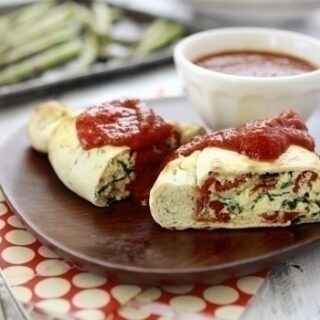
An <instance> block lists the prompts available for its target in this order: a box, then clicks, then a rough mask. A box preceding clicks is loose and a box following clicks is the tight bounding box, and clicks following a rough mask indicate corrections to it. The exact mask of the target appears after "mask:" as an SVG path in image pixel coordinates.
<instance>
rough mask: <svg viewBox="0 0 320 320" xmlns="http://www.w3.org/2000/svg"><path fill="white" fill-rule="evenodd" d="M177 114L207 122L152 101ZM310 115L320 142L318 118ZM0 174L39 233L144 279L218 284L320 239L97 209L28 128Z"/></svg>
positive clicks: (305, 230)
mask: <svg viewBox="0 0 320 320" xmlns="http://www.w3.org/2000/svg"><path fill="white" fill-rule="evenodd" d="M151 105H153V106H154V107H155V108H156V109H157V111H158V112H159V113H161V114H162V115H164V116H167V117H170V118H173V119H182V120H190V119H194V121H200V120H199V118H198V117H197V115H196V114H195V111H194V110H193V109H192V108H191V107H190V105H188V104H187V102H186V101H185V100H184V99H164V100H158V101H153V102H152V103H151ZM319 114H320V110H319V112H317V115H315V116H314V117H313V118H312V119H311V121H310V122H309V124H310V126H311V127H312V129H314V130H312V133H313V134H314V136H316V137H317V139H318V140H317V141H318V142H320V139H319V138H320V128H319V126H317V121H316V119H317V117H319ZM0 154H1V157H0V168H1V170H0V181H1V184H2V186H3V189H4V192H5V194H6V197H7V199H8V202H9V204H10V205H11V207H12V208H13V209H14V211H15V212H16V213H17V215H18V216H19V217H20V218H21V220H22V221H23V222H24V223H25V225H26V226H27V227H28V228H29V229H30V230H31V231H32V232H33V233H34V234H35V235H36V236H37V237H38V238H39V240H40V241H42V242H43V243H45V244H47V245H49V246H50V247H52V248H53V249H54V250H55V251H57V252H58V253H59V254H61V255H62V256H63V257H65V258H66V259H68V260H71V261H72V262H74V263H76V264H77V265H79V266H80V267H83V268H86V269H89V270H95V271H103V272H107V273H108V274H109V275H110V276H113V277H114V278H116V280H117V281H124V282H133V283H134V282H135V283H139V284H144V283H147V284H159V283H161V284H169V283H170V284H173V283H188V282H202V283H214V282H218V281H221V280H224V279H226V278H229V277H232V276H239V275H244V274H248V273H250V272H253V271H256V270H258V269H261V268H264V267H267V266H271V265H273V264H275V263H278V262H280V261H284V260H285V259H287V258H288V256H289V255H292V254H295V253H297V252H298V251H302V250H303V249H304V248H305V246H306V245H308V244H311V243H313V242H315V241H316V240H319V239H320V225H319V224H309V225H301V226H294V227H289V228H273V229H266V228H265V229H252V230H218V231H196V230H188V231H168V230H165V229H162V228H161V227H159V226H158V225H157V224H156V223H155V222H154V221H153V220H152V218H151V216H150V214H149V210H148V208H143V207H140V206H139V205H137V204H135V203H133V202H131V201H129V200H128V201H122V202H119V203H116V204H113V205H112V206H111V207H109V208H97V207H94V206H93V205H92V204H90V203H88V202H87V201H85V200H83V199H81V198H79V197H78V196H76V195H75V194H73V193H72V192H71V191H69V190H68V189H67V188H65V187H64V185H63V184H62V183H61V182H60V181H59V180H58V178H57V177H56V176H55V174H54V172H53V170H52V168H51V167H50V165H49V162H48V161H47V158H46V156H44V155H41V154H39V153H37V152H35V151H33V150H32V149H31V148H30V146H29V142H28V140H27V137H26V134H25V131H24V129H21V130H19V131H18V132H17V133H16V134H14V135H13V136H11V137H10V138H9V139H8V140H7V142H6V143H5V144H4V145H3V146H2V148H1V150H0Z"/></svg>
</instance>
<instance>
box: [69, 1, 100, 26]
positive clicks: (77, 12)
mask: <svg viewBox="0 0 320 320" xmlns="http://www.w3.org/2000/svg"><path fill="white" fill-rule="evenodd" d="M72 14H73V17H74V18H75V19H76V20H78V21H79V22H80V23H81V24H83V25H84V26H85V28H86V29H87V30H89V31H91V32H94V31H95V20H94V16H93V14H92V12H91V11H90V10H89V9H88V8H86V7H84V6H83V5H80V4H77V3H72Z"/></svg>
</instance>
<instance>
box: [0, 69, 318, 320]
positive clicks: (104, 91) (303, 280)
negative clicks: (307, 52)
mask: <svg viewBox="0 0 320 320" xmlns="http://www.w3.org/2000/svg"><path fill="white" fill-rule="evenodd" d="M181 88H182V86H181V83H180V82H179V79H178V78H177V75H176V73H175V71H174V68H173V67H172V66H167V67H161V68H157V69H155V70H153V71H148V72H146V73H143V74H138V75H135V76H130V77H127V78H121V79H117V80H115V81H112V82H106V83H104V84H101V85H99V86H95V87H88V88H85V89H81V90H75V91H74V92H70V93H68V94H64V95H61V96H57V97H56V98H59V99H62V100H63V101H64V102H66V103H68V104H70V105H72V106H74V107H80V106H88V105H91V104H94V103H97V102H101V101H103V100H108V99H109V98H116V97H119V96H127V95H129V96H130V95H131V96H138V97H152V96H156V95H159V94H163V95H169V96H170V95H177V94H181V93H182V89H181ZM36 104H37V102H36V101H33V102H27V103H25V104H22V105H16V106H8V108H3V109H0V144H1V142H2V141H4V139H5V138H6V137H7V136H8V135H10V134H11V133H12V132H13V131H15V130H16V129H17V128H18V127H21V126H22V125H24V124H25V122H26V120H27V118H28V115H29V114H30V110H31V109H32V107H33V106H35V105H36ZM319 114H320V113H319ZM0 170H1V168H0ZM319 266H320V254H319V253H318V250H317V248H312V249H308V250H306V251H305V252H304V253H303V254H300V255H299V256H297V257H293V258H292V259H290V261H288V263H286V264H282V265H280V266H276V267H274V268H273V270H272V272H271V275H270V276H269V278H268V279H267V280H266V281H265V283H264V284H263V286H262V288H261V290H260V291H259V293H258V294H257V295H256V296H255V298H254V299H253V301H252V303H251V305H250V307H249V308H248V309H247V311H246V312H245V314H244V316H243V318H242V319H243V320H257V319H259V320H271V319H272V320H273V319H275V320H277V319H281V320H285V319H290V320H300V319H303V320H312V319H314V320H317V319H320V295H319V290H320V268H319Z"/></svg>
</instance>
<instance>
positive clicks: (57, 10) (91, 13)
mask: <svg viewBox="0 0 320 320" xmlns="http://www.w3.org/2000/svg"><path fill="white" fill-rule="evenodd" d="M122 17H123V15H122V14H121V11H120V10H119V9H117V8H111V7H109V6H108V5H107V4H105V3H103V2H99V1H95V2H92V5H91V6H90V7H89V6H84V5H82V4H79V2H76V1H68V2H65V1H64V2H62V3H60V4H59V3H58V2H55V1H54V0H49V1H42V2H40V3H37V4H34V5H30V6H27V7H24V8H22V9H20V10H17V11H14V12H13V13H10V14H8V15H5V16H1V17H0V35H1V43H0V86H4V85H10V84H14V83H16V82H20V81H23V80H27V79H29V78H32V77H35V76H37V75H39V74H41V73H43V72H44V71H46V70H49V69H52V68H56V67H58V66H60V65H62V64H66V63H68V64H67V68H68V70H69V71H70V72H81V71H86V70H88V69H89V68H90V66H92V65H93V64H94V63H95V62H96V61H97V60H99V58H100V57H102V56H103V55H104V53H105V52H106V47H107V46H108V45H109V44H114V43H115V42H116V40H115V39H112V32H111V31H112V28H113V26H114V25H115V23H118V21H119V19H121V18H122ZM183 34H184V29H183V27H182V26H181V25H179V24H177V23H174V22H169V21H165V20H162V19H157V20H155V21H154V22H153V23H151V24H149V26H148V27H147V28H146V30H145V32H144V33H143V35H142V38H141V39H139V40H138V41H137V42H135V43H131V44H130V45H128V44H127V47H128V50H129V52H130V54H129V55H128V57H127V58H129V59H132V58H137V57H144V56H146V55H148V54H150V53H152V52H153V51H156V50H158V49H160V48H162V47H165V46H167V45H170V44H171V43H172V42H174V41H175V40H176V39H178V38H180V37H182V36H183ZM121 45H123V44H121ZM107 58H108V57H104V59H103V60H104V61H106V60H107Z"/></svg>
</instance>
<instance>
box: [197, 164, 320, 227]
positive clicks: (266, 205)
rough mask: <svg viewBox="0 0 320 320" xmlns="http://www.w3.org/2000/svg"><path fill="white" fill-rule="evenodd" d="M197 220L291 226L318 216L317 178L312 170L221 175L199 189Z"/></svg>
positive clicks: (319, 188)
mask: <svg viewBox="0 0 320 320" xmlns="http://www.w3.org/2000/svg"><path fill="white" fill-rule="evenodd" d="M200 190H201V191H200V199H199V204H198V210H197V211H196V212H195V213H194V219H195V220H197V221H211V222H217V223H234V224H238V225H241V224H251V223H252V224H257V223H263V224H266V223H271V224H272V223H277V224H279V223H280V224H290V223H298V222H304V221H311V220H314V219H315V218H316V217H318V218H319V217H320V197H319V195H320V178H319V176H318V174H317V173H316V172H314V171H312V170H305V171H286V172H275V173H272V172H270V173H263V174H250V173H248V174H241V175H231V174H229V175H221V174H219V173H218V172H210V173H209V176H208V179H207V180H205V182H204V183H203V184H202V186H201V188H200Z"/></svg>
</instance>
